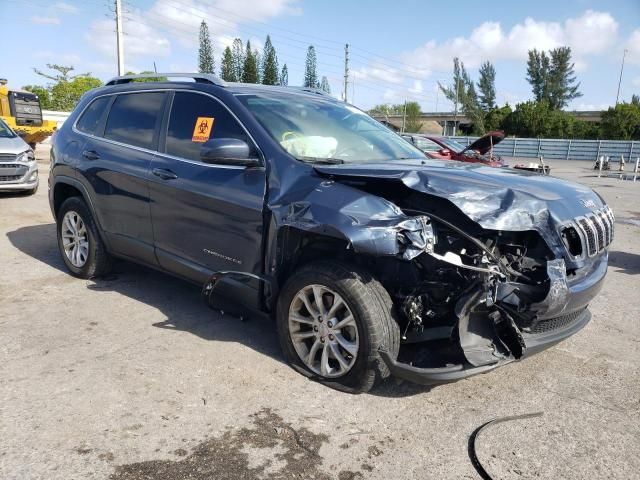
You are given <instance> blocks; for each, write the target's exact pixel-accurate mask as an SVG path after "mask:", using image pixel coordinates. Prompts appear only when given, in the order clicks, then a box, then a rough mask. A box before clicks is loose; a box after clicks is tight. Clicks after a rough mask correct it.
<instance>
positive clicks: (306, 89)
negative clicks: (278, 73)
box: [287, 85, 333, 98]
mask: <svg viewBox="0 0 640 480" xmlns="http://www.w3.org/2000/svg"><path fill="white" fill-rule="evenodd" d="M287 88H293V89H296V90H301V91H303V92H309V93H315V94H316V95H324V96H328V97H331V98H333V96H332V95H331V94H330V93H327V92H325V91H324V90H321V89H320V88H314V87H296V86H289V85H287Z"/></svg>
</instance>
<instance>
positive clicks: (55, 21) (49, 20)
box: [31, 16, 60, 25]
mask: <svg viewBox="0 0 640 480" xmlns="http://www.w3.org/2000/svg"><path fill="white" fill-rule="evenodd" d="M31 21H32V22H33V23H37V24H38V25H60V19H59V18H58V17H42V16H34V17H31Z"/></svg>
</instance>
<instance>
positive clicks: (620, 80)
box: [616, 48, 627, 105]
mask: <svg viewBox="0 0 640 480" xmlns="http://www.w3.org/2000/svg"><path fill="white" fill-rule="evenodd" d="M626 56H627V49H626V48H625V49H624V52H622V65H621V66H620V78H619V79H618V93H616V105H618V98H619V97H620V85H621V84H622V72H623V71H624V58H625V57H626Z"/></svg>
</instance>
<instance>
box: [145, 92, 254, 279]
mask: <svg viewBox="0 0 640 480" xmlns="http://www.w3.org/2000/svg"><path fill="white" fill-rule="evenodd" d="M213 138H236V139H240V140H243V141H245V142H247V143H248V144H249V145H251V148H252V150H253V151H254V154H255V155H256V156H258V152H257V149H256V148H255V145H253V143H252V141H251V139H250V138H249V136H248V135H247V133H246V131H245V130H244V129H243V127H242V126H241V125H240V124H239V122H238V121H237V120H236V119H235V117H234V116H233V115H232V114H231V113H230V112H229V110H227V108H226V107H225V106H224V105H222V103H220V102H219V101H218V100H216V99H214V98H213V97H211V96H209V95H205V94H201V93H196V92H184V91H182V92H175V93H174V98H173V102H172V105H171V111H170V114H169V118H168V122H167V129H166V148H165V149H164V153H159V154H157V155H156V156H155V157H154V158H153V160H152V163H151V172H152V175H151V180H150V182H149V186H150V198H151V217H152V222H153V233H154V242H155V247H156V255H157V257H158V262H159V263H160V265H161V266H162V267H163V268H165V269H167V270H169V271H172V272H174V273H176V274H179V275H181V276H183V277H187V278H189V279H191V280H193V281H196V282H199V283H201V282H204V281H206V279H207V278H208V276H209V275H210V274H211V273H212V272H218V271H229V270H233V271H239V272H250V273H261V272H262V235H263V205H264V197H265V189H266V176H265V169H264V168H262V167H258V168H244V167H236V166H222V165H209V164H205V163H203V162H201V161H200V149H201V147H202V144H203V143H204V142H205V141H206V140H208V139H213ZM160 150H161V151H162V150H163V148H162V146H161V148H160Z"/></svg>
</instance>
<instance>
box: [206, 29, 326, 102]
mask: <svg viewBox="0 0 640 480" xmlns="http://www.w3.org/2000/svg"><path fill="white" fill-rule="evenodd" d="M199 38H200V46H199V49H198V71H199V72H200V73H212V74H215V73H216V61H215V55H214V51H213V43H212V42H211V36H210V34H209V26H208V25H207V22H205V21H204V20H203V21H202V23H201V24H200V37H199ZM219 74H220V78H222V80H224V81H226V82H242V83H260V84H263V85H283V86H287V85H289V69H288V67H287V64H286V63H285V64H283V65H282V68H281V69H280V67H279V62H278V55H277V53H276V49H275V47H274V46H273V42H272V41H271V37H270V36H269V35H267V38H266V40H265V42H264V48H263V49H262V52H260V51H258V49H256V48H252V47H251V42H250V41H249V40H247V42H246V44H245V43H244V42H243V41H242V39H240V38H236V39H234V40H233V42H232V44H231V46H227V47H225V49H224V51H223V52H222V56H221V59H220V69H219ZM302 86H303V87H308V88H318V89H321V90H323V91H325V92H327V93H331V87H330V86H329V80H328V79H327V77H326V76H323V77H322V78H320V76H319V74H318V63H317V58H316V50H315V47H314V46H313V45H309V47H308V48H307V57H306V61H305V69H304V78H303V82H302Z"/></svg>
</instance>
